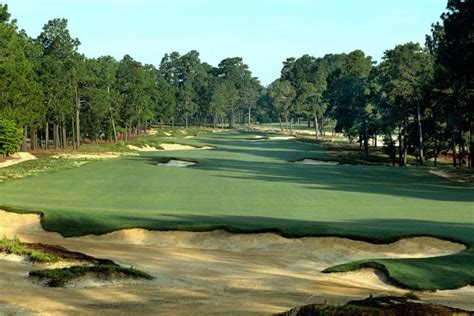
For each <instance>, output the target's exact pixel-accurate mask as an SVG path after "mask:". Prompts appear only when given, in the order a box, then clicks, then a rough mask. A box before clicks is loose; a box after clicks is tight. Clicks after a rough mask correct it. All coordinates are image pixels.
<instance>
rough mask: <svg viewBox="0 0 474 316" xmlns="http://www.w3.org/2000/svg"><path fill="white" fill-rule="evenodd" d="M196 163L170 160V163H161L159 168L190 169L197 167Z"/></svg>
mask: <svg viewBox="0 0 474 316" xmlns="http://www.w3.org/2000/svg"><path fill="white" fill-rule="evenodd" d="M195 164H196V163H195V162H191V161H184V160H176V159H170V160H169V161H168V162H162V163H159V164H158V165H159V166H166V167H189V166H192V165H195Z"/></svg>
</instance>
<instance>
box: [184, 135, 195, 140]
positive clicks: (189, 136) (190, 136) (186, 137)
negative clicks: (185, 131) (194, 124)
mask: <svg viewBox="0 0 474 316" xmlns="http://www.w3.org/2000/svg"><path fill="white" fill-rule="evenodd" d="M184 138H185V139H189V138H194V136H192V135H188V136H184Z"/></svg>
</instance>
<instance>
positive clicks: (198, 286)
mask: <svg viewBox="0 0 474 316" xmlns="http://www.w3.org/2000/svg"><path fill="white" fill-rule="evenodd" d="M0 236H5V237H7V238H13V237H15V236H17V237H18V238H20V239H21V240H23V241H25V242H43V243H49V244H56V245H61V246H63V247H66V248H68V249H69V250H71V251H79V252H83V253H86V254H88V255H91V256H95V257H101V258H108V259H111V260H114V261H115V262H117V263H118V264H120V265H122V266H132V265H133V266H136V267H137V268H138V269H140V270H142V271H145V272H147V273H149V274H151V275H152V276H154V277H155V278H156V279H155V280H152V281H146V282H137V283H136V284H108V285H107V286H100V285H101V284H89V283H87V282H86V283H85V284H84V283H82V284H81V283H78V284H76V286H77V287H76V288H74V287H72V288H64V289H50V288H42V287H39V286H38V285H35V284H32V282H31V281H30V280H29V279H28V278H26V277H25V276H26V275H27V274H28V272H29V271H31V266H28V265H24V264H21V263H18V262H14V261H4V260H0V275H1V276H2V277H1V278H0V298H1V301H2V304H5V305H9V306H17V307H18V308H21V309H26V311H28V312H36V313H43V314H48V313H50V314H67V313H73V314H74V313H76V314H77V313H82V314H94V313H104V312H105V313H109V314H111V313H116V314H130V313H134V314H136V313H139V314H159V313H161V314H176V312H178V313H181V314H208V313H210V312H212V313H216V314H270V313H278V312H283V311H286V310H288V309H290V308H292V307H295V306H300V305H303V304H309V303H315V302H322V301H323V300H326V301H327V302H328V303H330V304H341V303H345V302H347V301H348V300H352V299H359V298H360V299H362V298H366V297H368V296H369V295H371V294H372V295H380V294H394V295H401V294H404V293H406V291H405V290H402V289H399V288H396V287H394V286H392V285H389V284H387V283H386V282H384V279H383V276H382V275H380V274H379V273H375V272H374V271H373V270H370V269H364V270H360V271H356V272H348V273H335V274H324V273H321V271H322V270H323V269H325V268H327V267H330V266H333V265H335V264H340V263H343V262H347V261H351V260H362V259H369V258H407V257H409V258H419V257H431V256H439V255H446V254H451V253H456V252H459V251H462V250H464V249H465V247H464V246H463V245H460V244H457V243H453V242H449V241H444V240H440V239H436V238H430V237H416V238H408V239H402V240H400V241H397V242H395V243H392V244H389V245H374V244H370V243H367V242H362V241H354V240H350V239H345V238H334V237H324V238H294V239H288V238H283V237H281V236H279V235H276V234H272V233H264V234H232V233H228V232H226V231H211V232H174V231H171V232H159V231H154V232H152V231H147V230H144V229H127V230H120V231H116V232H113V233H110V234H105V235H101V236H93V235H89V236H83V237H76V238H64V237H62V236H61V235H59V234H57V233H51V232H46V231H44V230H43V228H42V227H41V225H40V218H39V216H38V215H35V214H26V215H25V214H23V215H22V214H15V213H8V212H3V211H0ZM3 289H8V290H3ZM417 295H419V296H420V297H422V298H423V299H425V300H428V301H431V302H436V303H440V304H446V305H449V306H453V307H459V308H464V309H471V310H472V309H474V303H473V302H474V287H472V286H468V287H464V288H462V289H457V290H449V291H436V292H426V293H425V292H423V293H417ZM2 312H3V310H2V307H1V305H0V314H1V313H2Z"/></svg>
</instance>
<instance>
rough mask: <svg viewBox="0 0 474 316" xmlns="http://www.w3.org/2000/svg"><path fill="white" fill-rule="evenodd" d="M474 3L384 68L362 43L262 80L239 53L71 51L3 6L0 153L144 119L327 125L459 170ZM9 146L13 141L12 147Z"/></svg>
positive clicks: (139, 126)
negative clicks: (150, 60)
mask: <svg viewBox="0 0 474 316" xmlns="http://www.w3.org/2000/svg"><path fill="white" fill-rule="evenodd" d="M473 14H474V1H472V0H448V5H447V9H446V12H445V13H443V14H442V16H441V21H440V22H438V23H436V24H433V25H432V30H431V34H430V35H427V36H426V43H425V45H423V46H422V45H420V44H418V43H406V44H402V45H397V46H396V47H394V48H392V49H388V50H387V51H385V53H384V56H383V58H382V60H381V62H380V63H378V64H377V63H376V62H374V61H373V60H372V59H371V57H370V56H367V55H366V54H365V53H364V52H363V51H362V50H355V51H353V52H350V53H347V54H328V55H326V56H324V57H319V58H317V57H313V56H309V55H304V56H302V57H300V58H288V59H287V60H286V61H284V62H283V68H282V70H281V76H280V78H278V79H277V80H275V81H274V82H273V83H272V84H270V85H269V86H268V87H263V86H262V85H261V84H260V82H259V81H258V79H257V78H256V77H254V76H253V75H252V73H251V71H250V70H249V67H248V65H246V64H245V63H244V61H243V59H242V58H240V57H234V58H226V59H224V60H222V61H221V62H220V63H219V64H218V65H217V67H215V66H212V65H210V64H208V63H206V62H203V61H201V60H200V56H199V53H198V52H197V51H194V50H193V51H190V52H188V53H187V54H184V55H180V54H179V53H177V52H172V53H170V54H166V55H165V56H164V57H163V58H162V60H161V63H160V65H159V66H158V68H157V67H155V66H154V65H150V64H142V63H140V62H139V61H136V60H134V59H133V58H132V57H131V56H129V55H125V56H124V57H123V58H122V59H121V60H120V61H117V60H115V59H114V58H113V57H110V56H103V57H99V58H88V57H86V56H84V55H82V54H80V53H79V52H78V47H79V45H80V42H79V40H78V39H76V38H74V37H72V36H71V34H70V33H69V31H68V28H67V20H65V19H53V20H50V21H48V22H47V23H46V24H45V25H44V27H43V31H42V32H41V34H39V36H38V37H36V38H32V37H29V36H28V35H27V34H26V33H25V32H24V31H22V30H19V29H18V27H17V25H16V21H15V20H12V19H11V18H10V14H9V13H8V8H7V5H0V154H9V153H12V152H14V151H15V150H16V148H15V145H14V143H15V141H14V139H19V140H20V142H22V143H23V145H22V146H23V150H24V149H26V146H27V144H29V146H30V149H31V150H35V149H36V148H38V147H43V148H48V147H53V148H59V147H67V146H73V147H78V146H80V144H81V142H82V141H84V140H86V139H87V140H104V141H106V140H107V141H117V140H119V139H121V140H127V139H129V138H130V137H131V136H133V135H138V134H140V133H141V132H143V131H145V130H146V129H147V128H148V127H149V126H150V125H151V124H158V125H160V124H168V125H172V126H174V125H181V126H184V127H188V126H190V125H206V126H212V127H214V128H216V127H218V126H219V127H223V126H224V125H225V126H227V127H229V128H233V127H234V126H236V125H237V124H239V125H241V124H248V125H250V124H251V123H252V122H259V121H260V122H266V121H272V120H273V121H279V122H280V126H282V128H283V123H284V124H285V126H286V127H287V128H288V127H289V130H290V132H292V124H293V122H295V121H301V120H305V121H306V122H308V125H310V124H311V125H312V126H314V130H315V134H316V137H319V136H320V135H322V134H323V133H324V126H325V125H326V124H327V122H328V121H330V120H331V121H335V122H336V127H335V130H336V131H337V132H341V133H344V134H345V135H346V136H348V137H349V139H351V140H358V141H360V144H361V147H362V150H364V151H365V153H366V156H367V155H368V154H369V141H370V140H371V139H372V140H374V142H375V143H376V142H377V139H378V138H379V137H383V143H384V144H383V145H384V151H385V152H386V154H388V155H389V156H390V157H391V158H392V161H393V163H394V164H395V163H397V164H399V165H400V166H402V165H405V164H406V162H407V155H413V156H415V157H416V158H417V161H418V163H419V164H423V163H424V162H425V161H426V160H427V159H432V158H434V159H435V160H436V158H437V156H438V155H439V154H440V153H442V152H448V151H449V152H450V153H452V156H453V164H454V165H455V166H470V167H471V166H472V165H473V159H474V158H473V155H472V150H473V149H472V148H473V142H474V140H473V136H472V134H473V132H474V124H473V122H472V112H473V111H472V104H473V100H472V98H473V93H474V80H473V74H474V67H473V65H474V60H473V54H474V47H473V46H474V42H473V36H474V35H473V34H474V32H473V30H474V17H473ZM12 144H13V145H12Z"/></svg>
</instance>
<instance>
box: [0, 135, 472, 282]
mask: <svg viewBox="0 0 474 316" xmlns="http://www.w3.org/2000/svg"><path fill="white" fill-rule="evenodd" d="M255 135H257V134H255V133H250V132H223V133H209V134H205V135H199V136H198V137H195V138H191V139H179V140H176V141H174V140H170V139H167V141H173V142H178V143H183V144H190V145H195V146H202V145H204V144H207V145H210V146H214V147H216V148H215V149H212V150H191V151H169V152H143V153H140V155H139V156H124V157H121V158H117V159H111V160H105V161H98V162H90V163H88V164H87V165H84V166H82V167H80V168H73V169H66V170H60V171H57V172H52V173H43V174H40V175H37V176H31V177H28V178H24V179H17V180H14V181H9V182H6V183H3V184H0V205H1V206H3V207H7V208H8V209H10V210H17V211H22V212H30V211H41V212H42V213H43V214H44V216H43V217H42V224H43V226H44V227H45V228H46V229H47V230H50V231H57V232H60V233H61V234H63V235H64V236H79V235H85V234H101V233H105V232H110V231H113V230H117V229H122V228H130V227H142V228H146V229H158V230H195V231H203V230H211V229H217V228H220V229H227V230H229V231H235V232H263V231H273V232H277V233H279V234H281V235H283V236H289V237H299V236H328V235H331V236H345V237H351V238H355V239H360V240H368V241H371V242H377V243H386V242H391V241H394V240H397V239H399V238H401V237H405V236H420V235H428V236H436V237H440V238H444V239H448V240H456V241H460V242H463V243H464V244H466V245H468V246H469V247H470V248H469V250H467V251H465V252H462V253H460V254H457V255H451V256H445V257H440V258H436V259H433V260H426V259H397V260H389V259H387V260H377V262H378V263H381V264H382V265H383V266H385V267H386V269H387V271H388V272H389V273H390V275H391V276H393V278H395V279H397V280H398V281H399V283H400V284H405V285H407V287H413V288H416V285H417V284H418V285H419V288H424V289H433V288H439V289H442V288H453V287H458V286H462V285H467V284H474V264H473V262H474V251H473V245H474V215H473V214H474V203H473V202H474V189H473V187H472V186H471V185H468V184H461V183H456V182H452V181H448V180H446V179H443V178H441V177H438V176H435V175H432V174H430V173H429V170H428V168H417V167H407V168H398V167H390V166H366V165H337V166H330V165H321V166H314V165H297V164H293V163H289V162H288V161H294V160H298V159H302V158H316V159H321V160H332V159H333V156H331V155H329V154H328V152H327V151H326V150H325V149H324V148H323V147H322V146H319V145H317V144H311V143H303V142H298V141H291V140H290V141H276V140H275V141H273V140H267V141H262V142H250V141H247V140H246V139H249V138H252V137H254V136H255ZM147 139H148V140H149V141H150V142H153V141H156V142H161V141H162V140H163V138H161V137H160V136H157V137H150V138H147ZM170 157H173V158H178V159H184V160H191V161H197V162H198V164H196V165H194V166H192V167H189V168H170V167H165V166H159V165H158V163H159V162H160V161H163V159H164V158H170ZM0 208H2V207H0ZM434 267H436V269H434ZM354 268H357V267H356V266H354Z"/></svg>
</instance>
